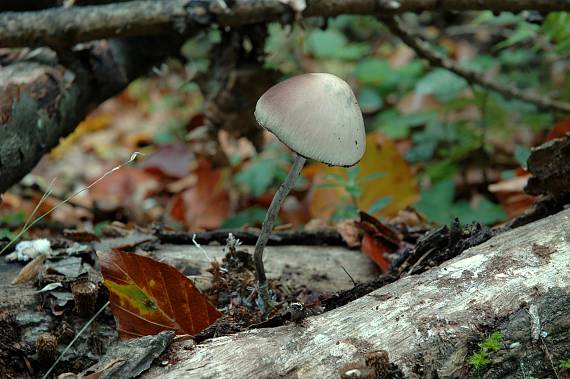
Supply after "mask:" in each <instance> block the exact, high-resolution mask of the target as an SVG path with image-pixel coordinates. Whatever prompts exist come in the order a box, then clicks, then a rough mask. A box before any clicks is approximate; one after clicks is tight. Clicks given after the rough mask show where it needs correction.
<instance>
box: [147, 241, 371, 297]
mask: <svg viewBox="0 0 570 379" xmlns="http://www.w3.org/2000/svg"><path fill="white" fill-rule="evenodd" d="M242 248H243V249H245V250H247V251H249V252H250V253H253V246H241V247H240V249H242ZM203 249H204V251H201V250H200V249H199V248H197V247H195V246H192V245H164V246H160V247H159V249H158V250H156V251H153V252H151V253H150V254H151V256H152V258H154V259H156V260H159V261H161V262H164V263H167V264H170V265H172V266H174V267H176V268H178V269H179V270H180V271H182V272H183V273H184V274H185V275H187V276H189V277H190V278H191V279H192V280H194V282H195V283H196V286H197V287H198V288H200V289H201V290H205V289H207V288H208V287H209V286H210V284H211V274H210V273H209V272H207V271H206V270H207V269H208V268H209V267H210V262H211V261H212V260H213V259H216V260H217V261H218V262H221V260H222V258H223V257H224V255H225V252H224V251H223V249H222V247H221V246H203ZM265 252H266V255H265V256H266V258H265V263H266V271H267V276H268V277H269V279H276V278H280V279H281V281H282V282H283V283H285V284H288V285H290V286H291V287H292V288H296V287H299V286H303V285H306V286H307V287H308V288H310V289H313V290H316V291H319V292H338V291H342V290H346V289H349V288H352V287H353V285H354V284H353V283H352V281H351V279H350V277H349V276H348V275H347V274H346V272H345V271H344V270H343V267H344V268H345V269H346V271H347V272H348V273H349V274H350V275H351V276H352V277H353V278H355V279H357V280H358V281H361V282H367V281H371V280H374V279H375V278H376V277H377V276H378V274H379V272H378V269H377V268H376V266H375V264H374V263H372V261H371V260H370V259H369V258H368V257H366V256H364V254H362V253H361V252H360V251H358V250H348V249H346V248H342V247H338V246H335V247H333V246H268V247H266V251H265Z"/></svg>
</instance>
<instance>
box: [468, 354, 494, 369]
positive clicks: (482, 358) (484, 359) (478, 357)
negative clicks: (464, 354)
mask: <svg viewBox="0 0 570 379" xmlns="http://www.w3.org/2000/svg"><path fill="white" fill-rule="evenodd" d="M489 363H491V360H490V359H489V354H487V353H486V352H483V351H479V352H477V353H473V354H472V355H471V356H470V357H469V364H470V365H471V366H473V367H474V368H475V369H476V370H480V369H482V368H483V367H485V366H487V365H488V364H489Z"/></svg>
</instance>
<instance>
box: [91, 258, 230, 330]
mask: <svg viewBox="0 0 570 379" xmlns="http://www.w3.org/2000/svg"><path fill="white" fill-rule="evenodd" d="M97 255H98V257H99V263H100V265H101V272H102V274H103V278H104V282H103V284H104V285H105V286H106V287H107V289H108V290H109V293H110V301H111V310H112V311H113V314H114V315H115V317H116V319H117V324H118V330H119V334H120V336H121V338H122V339H129V338H134V337H140V336H145V335H154V334H157V333H160V332H162V331H164V330H173V331H175V332H176V334H191V335H195V334H197V333H199V332H200V331H201V330H203V329H205V328H206V327H208V326H209V325H211V324H212V323H213V322H214V321H216V320H217V319H218V317H220V316H221V313H220V312H219V311H218V310H217V309H216V308H215V307H214V306H213V305H212V304H210V302H209V301H208V299H207V297H206V296H204V295H203V294H202V293H200V291H198V290H197V289H196V287H194V284H193V283H192V281H191V280H190V279H188V278H186V277H185V276H184V275H182V274H181V273H180V272H178V271H177V270H176V269H175V268H174V267H172V266H169V265H167V264H164V263H160V262H157V261H155V260H154V259H151V258H148V257H143V256H141V255H137V254H131V253H121V252H118V251H111V252H106V253H98V254H97Z"/></svg>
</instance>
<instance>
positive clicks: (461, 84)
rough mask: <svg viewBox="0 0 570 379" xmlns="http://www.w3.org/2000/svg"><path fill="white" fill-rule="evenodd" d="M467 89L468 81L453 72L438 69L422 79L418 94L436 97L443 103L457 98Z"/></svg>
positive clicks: (417, 90) (418, 84) (419, 83)
mask: <svg viewBox="0 0 570 379" xmlns="http://www.w3.org/2000/svg"><path fill="white" fill-rule="evenodd" d="M466 87H467V81H466V80H465V79H463V78H462V77H459V76H457V75H455V74H454V73H452V72H451V71H448V70H445V69H442V68H437V69H435V70H433V71H432V72H430V73H429V74H427V75H426V76H424V77H423V78H422V79H420V80H419V81H418V82H417V84H416V92H417V93H419V94H422V95H434V96H435V97H437V98H438V99H439V100H441V101H449V100H451V99H454V98H456V97H457V96H458V95H459V93H460V92H461V91H463V90H464V89H465V88H466Z"/></svg>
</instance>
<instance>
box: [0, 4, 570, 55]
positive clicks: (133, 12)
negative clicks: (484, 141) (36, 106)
mask: <svg viewBox="0 0 570 379" xmlns="http://www.w3.org/2000/svg"><path fill="white" fill-rule="evenodd" d="M283 3H284V2H281V1H279V0H235V1H231V2H230V1H223V0H219V1H218V0H217V1H203V0H167V1H157V0H139V1H129V2H126V3H123V4H104V5H94V6H83V7H69V8H65V9H62V8H52V9H47V10H43V11H39V12H19V13H18V12H5V13H3V14H0V41H1V42H0V47H17V46H44V45H52V46H53V45H55V46H61V45H73V44H76V43H78V42H85V41H90V40H94V39H101V38H109V37H119V36H122V37H124V36H134V35H138V36H140V35H156V34H164V33H168V32H176V33H182V34H184V33H187V32H189V31H190V30H192V29H194V28H202V27H205V26H208V25H209V24H211V23H217V24H218V25H222V26H238V25H246V24H253V23H258V22H269V21H277V20H280V19H283V20H284V21H287V20H289V21H290V20H291V19H292V18H291V13H292V10H291V8H289V7H288V6H286V5H285V4H283ZM442 9H445V10H458V11H466V10H492V11H497V12H499V11H512V12H520V11H522V10H529V9H532V10H539V11H544V12H550V11H565V10H566V11H567V10H570V0H558V1H548V0H539V1H531V0H506V1H499V0H395V1H389V0H308V1H307V8H306V9H305V10H304V11H303V12H302V16H304V17H312V16H322V17H333V16H337V15H340V14H368V15H379V16H391V15H396V14H400V13H403V12H421V11H424V10H442Z"/></svg>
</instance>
